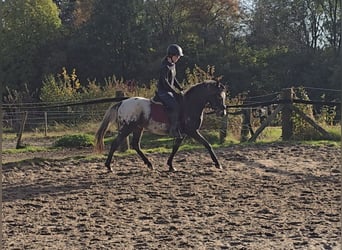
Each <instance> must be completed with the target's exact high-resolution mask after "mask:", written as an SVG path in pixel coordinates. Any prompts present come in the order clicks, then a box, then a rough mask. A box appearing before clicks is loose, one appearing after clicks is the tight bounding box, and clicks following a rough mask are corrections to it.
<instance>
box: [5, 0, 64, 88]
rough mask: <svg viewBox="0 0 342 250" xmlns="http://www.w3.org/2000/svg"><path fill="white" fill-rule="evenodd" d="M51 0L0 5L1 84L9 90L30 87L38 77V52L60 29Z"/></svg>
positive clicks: (26, 0)
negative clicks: (9, 88) (25, 85)
mask: <svg viewBox="0 0 342 250" xmlns="http://www.w3.org/2000/svg"><path fill="white" fill-rule="evenodd" d="M58 14H59V12H58V9H57V6H56V5H55V4H54V3H53V2H52V0H11V1H9V0H5V1H1V2H0V17H1V27H0V28H1V32H0V33H1V35H0V48H1V51H0V58H1V60H0V72H1V74H0V77H1V79H0V82H2V83H4V84H5V85H7V86H10V87H12V88H16V89H17V88H20V87H22V86H23V85H24V84H25V83H28V84H29V85H30V89H32V87H38V86H40V83H37V82H36V80H37V75H38V74H39V69H38V68H39V67H37V66H38V65H39V60H38V58H40V57H41V55H39V52H40V49H41V48H42V47H43V46H45V45H46V44H47V43H48V42H49V41H51V40H53V39H54V38H55V37H56V34H58V30H59V28H60V27H61V21H60V19H59V16H58Z"/></svg>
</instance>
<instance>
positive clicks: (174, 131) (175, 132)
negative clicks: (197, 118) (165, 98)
mask: <svg viewBox="0 0 342 250" xmlns="http://www.w3.org/2000/svg"><path fill="white" fill-rule="evenodd" d="M169 120H170V130H169V131H170V135H171V136H173V137H176V138H181V137H182V134H181V133H180V131H179V123H180V122H179V107H178V105H175V106H174V108H173V109H172V110H170V113H169Z"/></svg>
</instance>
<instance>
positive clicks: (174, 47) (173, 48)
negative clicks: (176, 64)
mask: <svg viewBox="0 0 342 250" xmlns="http://www.w3.org/2000/svg"><path fill="white" fill-rule="evenodd" d="M167 55H168V56H183V50H182V48H181V47H180V46H179V45H178V44H170V45H169V47H167Z"/></svg>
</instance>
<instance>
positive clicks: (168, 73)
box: [157, 57, 183, 93]
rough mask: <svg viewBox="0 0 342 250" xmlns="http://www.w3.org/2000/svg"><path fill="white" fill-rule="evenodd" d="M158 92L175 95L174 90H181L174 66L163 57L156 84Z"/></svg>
mask: <svg viewBox="0 0 342 250" xmlns="http://www.w3.org/2000/svg"><path fill="white" fill-rule="evenodd" d="M157 88H158V92H172V93H175V92H176V89H178V90H180V91H181V90H183V88H182V87H181V86H180V85H179V82H178V81H177V79H176V65H175V64H174V63H170V62H169V61H168V60H167V57H165V58H164V59H163V61H162V64H161V67H160V75H159V80H158V84H157Z"/></svg>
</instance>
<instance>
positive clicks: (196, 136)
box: [189, 130, 222, 169]
mask: <svg viewBox="0 0 342 250" xmlns="http://www.w3.org/2000/svg"><path fill="white" fill-rule="evenodd" d="M189 135H190V136H191V137H192V138H194V139H195V140H196V141H198V142H199V143H201V144H202V145H203V146H204V147H205V148H206V149H207V150H208V151H209V154H210V156H211V159H212V160H213V162H214V163H215V167H217V168H218V169H222V166H221V164H220V163H219V161H218V159H217V156H216V154H215V152H214V150H213V148H212V146H211V145H210V143H209V142H208V141H207V140H206V139H205V138H204V137H203V135H201V134H200V133H199V132H198V131H197V130H196V131H194V132H193V133H190V134H189Z"/></svg>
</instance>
